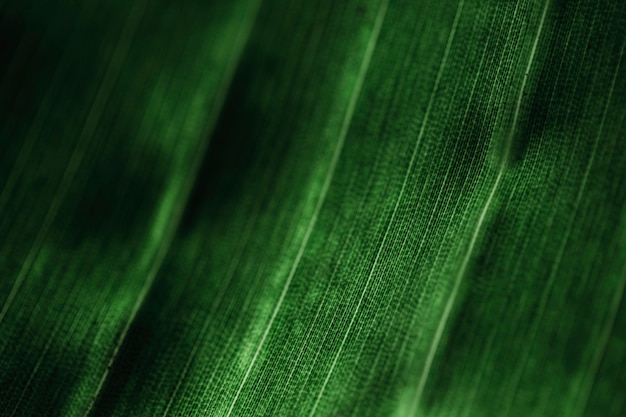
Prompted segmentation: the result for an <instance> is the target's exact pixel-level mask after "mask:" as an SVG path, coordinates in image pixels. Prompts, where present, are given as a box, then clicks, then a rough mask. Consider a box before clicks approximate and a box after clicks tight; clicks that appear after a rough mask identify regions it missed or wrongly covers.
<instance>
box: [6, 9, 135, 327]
mask: <svg viewBox="0 0 626 417" xmlns="http://www.w3.org/2000/svg"><path fill="white" fill-rule="evenodd" d="M136 8H137V6H136V7H135V8H133V11H132V12H131V15H130V16H129V17H128V19H127V21H126V24H125V26H124V29H123V32H122V34H121V35H120V39H119V41H118V42H119V43H118V45H117V48H116V50H115V52H114V54H113V56H112V57H111V61H110V64H109V66H108V68H107V70H106V73H105V75H104V77H103V79H102V82H101V84H100V87H99V89H98V92H97V93H96V96H95V98H94V100H93V102H92V105H91V108H90V110H89V113H88V115H87V118H86V120H85V124H84V125H83V128H82V131H81V133H80V136H79V138H78V140H77V143H76V146H75V148H74V150H73V151H72V154H71V156H70V160H69V161H68V164H67V167H66V169H65V171H64V173H63V177H62V178H61V182H60V183H59V186H58V188H57V192H56V194H55V196H54V197H53V198H52V202H51V203H50V207H49V208H48V211H47V212H46V216H45V217H44V220H43V223H42V225H41V228H40V229H39V232H38V233H37V235H36V236H35V240H34V242H33V244H32V245H31V248H30V250H29V252H28V255H27V256H26V259H25V260H24V262H23V264H22V267H21V268H20V272H19V273H18V275H17V278H16V279H15V282H14V283H13V286H12V287H11V291H10V292H9V295H8V297H7V300H6V301H5V303H4V306H3V308H2V311H1V312H0V323H1V322H2V320H3V319H4V317H5V316H6V313H7V311H8V310H9V307H10V306H11V304H12V302H13V299H14V298H15V296H16V295H17V292H18V290H19V289H20V287H21V286H22V284H23V283H24V280H25V279H26V276H27V275H28V273H29V272H30V269H31V267H32V264H33V263H34V261H35V259H36V258H37V256H38V255H39V249H40V248H41V246H42V245H43V242H44V240H45V238H46V235H47V234H48V230H49V229H50V226H51V225H52V222H53V221H54V219H55V218H56V215H57V213H58V210H59V207H60V206H61V202H62V200H63V198H64V197H65V194H66V193H67V190H68V187H69V185H70V182H71V180H72V179H73V178H74V176H75V175H76V171H77V170H78V166H79V165H80V163H81V161H82V159H83V156H84V149H83V147H84V143H83V142H84V141H86V140H87V139H89V138H91V137H92V136H93V133H94V131H95V129H96V126H97V124H98V122H99V120H100V114H101V113H102V108H103V106H104V105H105V104H106V102H107V100H108V98H109V95H110V93H111V89H112V87H113V84H114V82H115V79H116V78H117V76H118V75H119V71H120V69H121V62H122V61H123V60H124V59H125V56H126V54H127V53H128V49H129V45H130V38H131V37H132V36H133V33H134V32H135V29H136V23H137V19H136V16H135V15H134V14H135V12H139V14H141V11H140V10H135V9H136Z"/></svg>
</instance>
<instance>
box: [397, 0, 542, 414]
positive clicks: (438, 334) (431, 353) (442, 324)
mask: <svg viewBox="0 0 626 417" xmlns="http://www.w3.org/2000/svg"><path fill="white" fill-rule="evenodd" d="M549 5H550V1H549V0H548V1H546V2H545V5H544V7H543V12H542V14H541V21H540V22H539V28H538V29H537V34H536V35H535V40H534V42H533V47H532V49H531V52H530V56H529V58H528V63H527V64H526V69H525V71H524V78H523V80H522V86H521V88H520V92H519V95H518V97H517V102H516V104H515V111H514V114H513V121H512V123H511V128H510V129H509V131H508V133H507V136H506V141H505V151H504V156H503V158H502V160H501V161H500V167H499V169H498V175H497V177H496V181H495V182H494V184H493V187H492V188H491V192H490V193H489V197H488V198H487V201H486V203H485V205H484V207H483V209H482V211H481V213H480V217H479V218H478V222H477V224H476V228H475V229H474V233H473V234H472V239H471V240H470V244H469V247H468V249H467V252H466V254H465V257H464V259H463V262H462V264H461V268H460V269H459V273H458V274H457V276H456V279H455V281H454V286H453V288H452V292H451V293H450V297H449V298H448V301H447V303H446V306H445V308H444V311H443V314H442V315H441V320H440V321H439V324H438V325H437V330H436V331H435V336H434V338H433V342H432V344H431V345H430V349H429V350H428V355H427V357H426V363H425V364H424V369H423V370H422V374H421V376H420V380H419V384H418V386H417V392H416V395H415V400H414V402H413V406H412V407H411V412H410V414H409V415H415V413H416V412H417V407H418V406H419V403H420V401H421V398H422V395H423V393H424V387H425V386H426V382H427V381H428V376H429V374H430V369H431V368H432V365H433V362H434V359H435V354H436V353H437V350H438V348H439V344H440V343H441V339H442V337H443V332H444V330H445V328H446V325H447V323H448V319H449V317H450V313H451V312H452V307H453V306H454V302H455V301H456V297H457V295H458V292H459V288H460V286H461V282H462V281H463V277H464V275H465V271H466V270H467V266H468V265H469V261H470V259H471V257H472V254H473V252H474V247H475V246H476V242H477V241H478V236H479V234H480V231H481V230H482V227H483V224H484V222H485V218H486V217H487V212H488V211H489V209H490V208H491V204H492V202H493V197H494V195H495V194H496V191H497V190H498V188H499V186H500V183H501V180H502V176H503V175H504V171H505V168H506V166H507V162H508V157H509V152H510V150H511V144H512V142H513V136H514V135H515V130H516V128H517V123H518V120H519V114H520V109H521V105H522V99H523V96H524V91H525V90H526V84H527V81H528V74H529V71H530V69H531V67H532V64H533V62H534V59H535V55H536V52H537V45H538V44H539V39H540V38H541V32H542V31H543V27H544V25H545V21H546V16H547V12H548V6H549Z"/></svg>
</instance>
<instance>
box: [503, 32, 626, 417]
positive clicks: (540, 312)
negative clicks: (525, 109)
mask: <svg viewBox="0 0 626 417" xmlns="http://www.w3.org/2000/svg"><path fill="white" fill-rule="evenodd" d="M590 35H591V33H590ZM625 45H626V44H623V45H622V49H621V51H620V56H619V61H618V65H617V67H616V69H615V73H614V74H613V80H612V82H611V87H610V89H609V94H608V99H607V103H606V106H605V108H604V111H603V114H602V119H601V121H600V126H599V128H598V134H597V136H596V138H595V141H594V145H593V149H592V151H591V156H590V157H589V161H588V163H587V166H586V167H585V172H584V174H583V179H582V182H581V185H580V188H579V189H578V193H577V195H576V202H575V204H574V209H573V210H574V213H573V215H572V216H571V218H570V223H569V225H568V227H567V231H566V232H565V235H564V237H563V239H561V245H560V246H559V251H558V254H557V256H556V259H555V262H554V264H553V266H552V268H551V270H550V276H549V277H548V280H547V283H546V285H545V289H544V291H543V293H542V294H541V299H540V300H539V306H538V307H537V318H536V320H535V322H534V324H533V328H532V330H531V337H530V339H529V340H530V342H529V344H528V346H529V348H528V349H527V350H526V355H525V357H524V360H523V365H522V367H521V368H520V371H519V372H518V373H517V378H516V380H517V381H516V383H515V388H514V392H515V391H517V389H518V387H519V383H520V379H521V377H522V374H523V372H524V370H525V367H526V362H527V360H528V357H529V355H530V346H531V345H532V344H533V343H534V341H535V338H536V337H537V332H538V330H539V323H540V320H541V319H542V317H543V314H544V311H545V308H546V305H547V303H548V297H549V296H550V293H551V291H552V286H553V285H554V279H555V277H556V272H557V270H558V269H559V267H560V263H561V260H562V257H563V253H564V252H565V246H566V244H567V242H568V240H569V236H570V233H571V231H572V227H573V224H574V219H575V215H576V212H577V211H578V208H579V206H580V201H581V199H582V195H583V193H584V190H585V188H586V186H587V180H588V177H589V172H590V171H591V166H592V165H593V162H594V159H595V155H596V151H597V148H598V143H599V142H600V135H601V133H602V130H604V123H605V121H606V115H607V113H608V109H609V105H610V101H611V98H612V96H613V92H614V89H615V83H616V80H617V75H618V72H619V67H620V63H621V61H622V57H623V54H624V46H625ZM572 157H573V156H572ZM510 397H511V400H510V403H509V406H508V409H509V410H510V408H511V404H512V401H513V396H510ZM507 415H508V411H507Z"/></svg>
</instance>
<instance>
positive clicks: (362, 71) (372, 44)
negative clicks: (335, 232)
mask: <svg viewBox="0 0 626 417" xmlns="http://www.w3.org/2000/svg"><path fill="white" fill-rule="evenodd" d="M388 4H389V0H383V1H382V2H381V5H380V7H379V10H378V15H377V17H376V21H375V22H374V27H373V29H372V34H371V35H370V39H369V42H368V44H367V48H366V50H365V54H364V56H363V61H362V62H361V67H360V68H359V72H358V75H357V80H356V82H355V85H354V89H353V91H352V96H351V97H350V101H349V102H348V108H347V110H346V115H345V118H344V120H343V124H342V126H341V130H340V133H339V138H338V140H337V144H336V146H335V151H334V153H333V156H332V160H331V163H330V166H329V167H328V172H327V174H326V179H325V181H324V185H323V186H322V190H321V192H320V197H319V199H318V201H317V205H316V206H315V209H314V211H313V215H312V216H311V220H310V221H309V226H308V227H307V230H306V232H305V234H304V238H303V239H302V243H301V244H300V248H299V250H298V253H297V254H296V258H295V260H294V263H293V265H292V267H291V270H290V271H289V275H288V277H287V280H286V281H285V285H284V286H283V290H282V292H281V294H280V297H279V299H278V302H277V303H276V307H275V308H274V311H273V312H272V316H271V318H270V321H269V323H268V324H267V327H266V328H265V331H264V332H263V336H262V337H261V341H260V342H259V345H258V346H257V349H256V351H255V352H254V356H253V357H252V361H251V362H250V365H249V366H248V369H247V370H246V373H245V375H244V377H243V380H242V381H241V384H239V388H238V389H237V393H236V394H235V397H234V398H233V401H232V403H231V404H230V408H229V409H228V413H227V416H230V415H231V414H232V412H233V409H234V407H235V404H236V402H237V399H238V398H239V395H240V394H241V391H242V389H243V386H244V385H245V383H246V381H247V380H248V377H249V376H250V372H251V371H252V368H253V366H254V364H255V363H256V360H257V358H258V357H259V354H260V352H261V349H262V348H263V345H264V344H265V340H266V339H267V335H268V334H269V332H270V330H271V328H272V326H273V324H274V320H275V318H276V316H277V315H278V312H279V311H280V308H281V306H282V303H283V300H284V299H285V296H286V294H287V290H288V289H289V286H290V284H291V280H292V279H293V277H294V275H295V273H296V270H297V268H298V265H299V264H300V260H301V259H302V255H303V253H304V250H305V248H306V246H307V244H308V242H309V238H310V236H311V233H312V231H313V228H314V227H315V223H316V222H317V218H318V216H319V213H320V211H321V209H322V205H323V203H324V201H325V200H326V195H327V194H328V189H329V187H330V183H331V182H332V179H333V176H334V174H335V170H336V167H337V162H338V161H339V155H340V154H341V151H342V149H343V144H344V142H345V140H346V136H347V134H348V129H349V128H350V124H351V122H352V117H353V115H354V111H355V108H356V104H357V101H358V98H359V96H360V94H361V89H362V87H363V82H364V80H365V75H366V74H367V70H368V68H369V65H370V62H371V60H372V55H373V54H374V49H375V48H376V43H377V42H378V35H379V34H380V29H381V27H382V23H383V20H384V18H385V13H386V12H387V6H388Z"/></svg>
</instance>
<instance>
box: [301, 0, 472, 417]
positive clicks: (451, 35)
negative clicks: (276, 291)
mask: <svg viewBox="0 0 626 417" xmlns="http://www.w3.org/2000/svg"><path fill="white" fill-rule="evenodd" d="M464 1H465V0H460V1H459V4H458V6H457V10H456V15H455V16H454V21H453V23H452V28H451V29H450V33H449V35H448V40H447V43H446V47H445V49H444V53H443V56H442V58H441V64H440V65H439V70H438V71H437V76H436V77H435V83H434V85H433V89H432V91H431V94H430V97H429V100H428V105H427V107H426V112H425V113H424V118H423V119H422V125H421V127H420V131H419V134H418V137H417V140H416V141H415V146H414V147H413V152H412V154H411V160H410V161H409V166H408V167H407V170H406V172H405V175H404V180H403V182H402V187H401V188H400V193H399V194H398V198H397V199H396V203H395V205H394V208H393V211H392V213H391V218H390V219H389V222H388V223H387V227H386V229H385V234H384V235H383V240H382V242H381V244H380V246H379V247H378V251H377V253H376V257H375V258H374V263H373V264H372V267H371V269H370V272H369V274H368V276H367V280H366V282H365V286H364V288H363V291H362V292H361V296H360V297H359V301H358V302H357V306H356V308H355V310H354V313H353V314H352V318H351V320H350V323H349V324H348V328H347V330H346V332H345V333H344V336H343V339H342V340H341V344H340V346H339V349H338V350H337V353H336V354H335V358H334V359H333V363H332V365H331V367H330V369H329V370H328V373H327V374H326V378H325V379H324V383H323V384H322V387H321V389H320V392H319V394H318V395H317V398H316V400H315V403H314V404H313V408H312V409H311V412H310V413H309V416H313V415H314V414H315V411H316V409H317V406H318V405H319V402H320V400H321V398H322V395H323V394H324V390H325V389H326V385H327V384H328V381H329V380H330V377H331V375H332V373H333V372H334V369H335V366H336V365H337V361H338V359H339V356H340V355H341V353H342V351H343V347H344V345H345V342H346V340H347V338H348V335H349V333H350V330H351V329H352V326H353V325H354V320H355V318H356V316H357V314H358V312H359V310H360V307H361V303H362V301H363V297H364V296H365V293H366V292H367V288H368V287H369V284H370V282H371V278H372V275H373V273H374V270H375V269H376V265H377V264H378V260H379V258H380V254H381V253H382V250H383V248H384V246H385V242H386V240H387V236H388V235H389V230H390V229H391V225H392V224H393V221H394V219H395V216H396V214H397V212H398V207H399V206H400V201H401V200H402V197H403V196H404V190H405V189H406V185H407V182H408V179H409V175H410V174H411V171H412V170H413V164H414V163H415V158H416V156H417V150H418V149H419V145H420V144H421V142H422V138H423V136H424V132H425V130H426V124H427V122H428V118H429V116H430V111H431V109H432V105H433V102H434V99H435V93H436V92H437V90H438V88H439V83H440V82H441V78H442V75H443V69H444V68H445V66H446V62H447V60H448V55H449V53H450V49H451V46H452V41H453V39H454V35H455V33H456V28H457V26H458V23H459V19H460V16H461V11H462V10H463V5H464Z"/></svg>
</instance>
